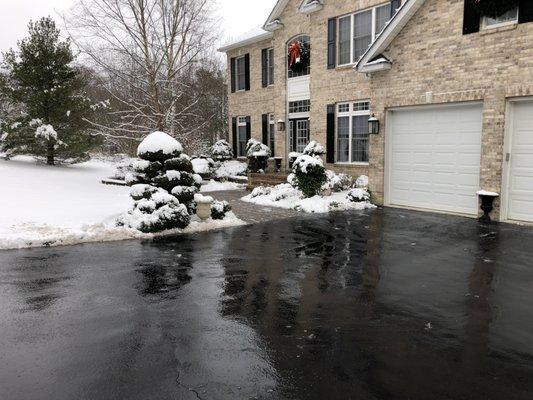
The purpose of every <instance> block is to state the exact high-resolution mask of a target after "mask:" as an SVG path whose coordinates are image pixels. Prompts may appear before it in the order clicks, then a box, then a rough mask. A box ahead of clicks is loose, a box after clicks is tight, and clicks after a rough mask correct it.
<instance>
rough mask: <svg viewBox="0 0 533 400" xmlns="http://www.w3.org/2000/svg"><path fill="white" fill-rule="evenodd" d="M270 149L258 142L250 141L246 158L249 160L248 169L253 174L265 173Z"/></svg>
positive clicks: (247, 145)
mask: <svg viewBox="0 0 533 400" xmlns="http://www.w3.org/2000/svg"><path fill="white" fill-rule="evenodd" d="M270 154H271V153H270V148H269V147H268V146H267V145H265V144H263V143H261V142H260V141H258V140H255V139H250V140H248V143H247V144H246V157H247V158H248V168H249V169H250V171H251V172H263V171H265V170H266V168H267V165H268V157H270Z"/></svg>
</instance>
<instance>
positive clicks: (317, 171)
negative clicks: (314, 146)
mask: <svg viewBox="0 0 533 400" xmlns="http://www.w3.org/2000/svg"><path fill="white" fill-rule="evenodd" d="M292 171H293V173H294V178H292V179H291V180H292V184H293V186H295V187H297V188H298V189H300V190H301V191H302V193H303V194H304V196H305V197H313V196H316V195H317V194H319V193H320V190H321V188H322V185H323V184H324V182H326V180H327V177H326V169H325V168H324V164H323V162H322V160H321V159H320V158H319V157H312V156H308V155H305V154H304V155H301V156H300V157H298V158H297V159H296V161H295V162H294V164H293V167H292Z"/></svg>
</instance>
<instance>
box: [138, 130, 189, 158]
mask: <svg viewBox="0 0 533 400" xmlns="http://www.w3.org/2000/svg"><path fill="white" fill-rule="evenodd" d="M182 152H183V147H182V146H181V144H180V142H178V141H177V140H176V139H174V138H173V137H172V136H169V135H167V134H166V133H164V132H153V133H151V134H150V135H148V136H147V137H146V139H145V140H143V141H142V142H141V144H140V145H139V147H138V148H137V156H138V157H139V158H140V159H142V160H146V161H161V162H165V161H166V160H168V159H170V158H175V157H179V156H180V154H181V153H182Z"/></svg>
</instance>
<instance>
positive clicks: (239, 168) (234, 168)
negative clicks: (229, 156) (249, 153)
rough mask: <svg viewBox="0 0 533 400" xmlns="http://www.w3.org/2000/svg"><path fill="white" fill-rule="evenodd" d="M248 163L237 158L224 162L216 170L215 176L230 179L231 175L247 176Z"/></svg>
mask: <svg viewBox="0 0 533 400" xmlns="http://www.w3.org/2000/svg"><path fill="white" fill-rule="evenodd" d="M247 171H248V165H247V164H246V163H244V162H241V161H237V160H229V161H224V162H222V163H221V164H220V165H219V166H218V168H217V169H216V171H215V174H214V175H215V178H218V179H228V178H229V177H231V176H246V173H247Z"/></svg>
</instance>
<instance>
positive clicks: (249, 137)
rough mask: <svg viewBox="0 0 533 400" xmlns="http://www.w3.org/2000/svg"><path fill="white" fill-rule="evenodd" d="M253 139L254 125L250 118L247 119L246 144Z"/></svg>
mask: <svg viewBox="0 0 533 400" xmlns="http://www.w3.org/2000/svg"><path fill="white" fill-rule="evenodd" d="M251 138H252V123H251V119H250V117H246V142H248V140H250V139H251Z"/></svg>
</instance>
